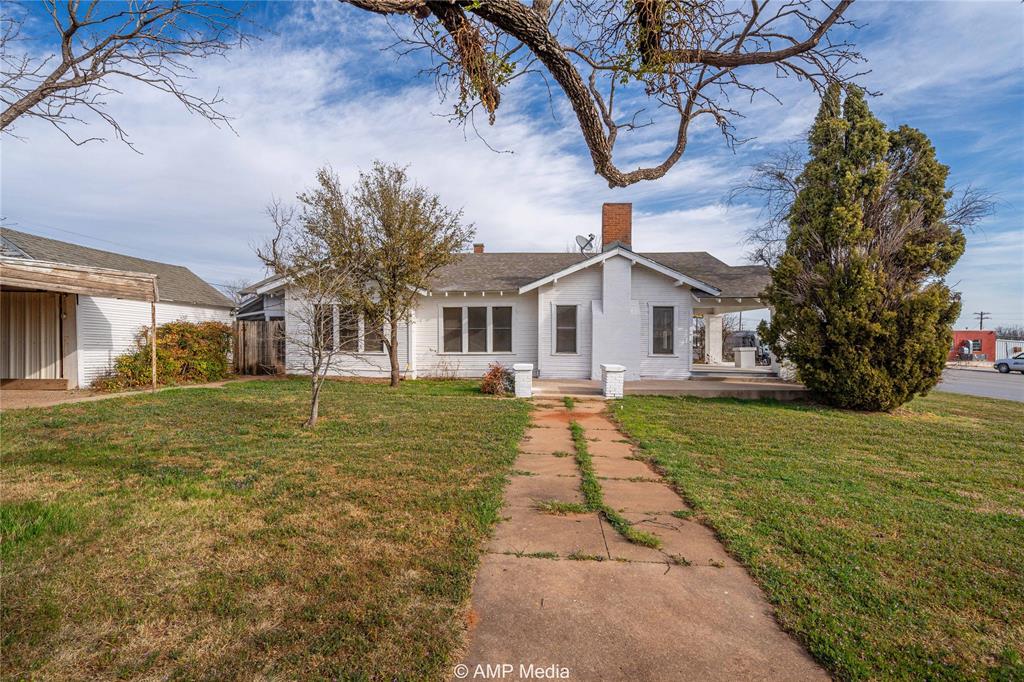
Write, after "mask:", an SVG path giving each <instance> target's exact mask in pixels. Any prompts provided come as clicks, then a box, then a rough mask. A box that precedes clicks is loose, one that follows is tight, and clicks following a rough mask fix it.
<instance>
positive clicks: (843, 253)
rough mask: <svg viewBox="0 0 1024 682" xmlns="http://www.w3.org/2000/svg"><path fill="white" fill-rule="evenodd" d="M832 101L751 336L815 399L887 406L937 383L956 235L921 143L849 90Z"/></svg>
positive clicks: (834, 93)
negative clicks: (766, 309)
mask: <svg viewBox="0 0 1024 682" xmlns="http://www.w3.org/2000/svg"><path fill="white" fill-rule="evenodd" d="M840 94H841V93H840V89H839V87H838V86H833V87H831V88H829V90H828V92H827V95H826V97H825V100H824V101H823V103H822V106H821V111H820V112H819V113H818V118H817V121H816V122H815V124H814V127H813V128H812V129H811V134H810V151H811V158H810V160H809V161H808V163H807V165H806V166H805V167H804V169H803V173H802V174H801V175H800V177H799V178H798V179H797V186H798V189H799V192H798V194H797V195H796V198H795V200H794V202H793V205H792V207H791V209H790V212H789V214H788V216H787V222H788V224H789V235H788V237H787V239H786V250H785V252H784V253H783V255H782V257H781V258H780V259H779V262H778V264H777V266H776V267H775V268H773V270H772V282H771V284H770V285H769V287H768V289H767V291H766V292H765V294H764V296H763V297H762V299H763V300H764V302H765V303H767V304H769V305H770V306H772V307H773V308H774V311H773V313H772V318H771V322H762V323H761V325H760V327H759V331H760V333H761V337H762V338H764V339H765V340H766V341H767V342H768V343H769V344H770V345H771V347H772V350H773V351H774V352H775V354H776V355H777V356H778V357H780V358H782V359H784V360H788V361H790V362H792V363H793V365H794V366H795V367H796V369H797V375H798V377H799V378H800V381H802V382H803V383H804V384H805V385H806V386H807V388H809V389H810V390H811V391H812V392H813V393H814V395H815V396H816V397H817V398H818V399H819V400H821V401H823V402H825V403H828V404H830V405H835V406H837V407H844V408H852V409H858V410H892V409H893V408H895V407H898V406H900V405H902V404H904V403H905V402H907V401H909V400H911V399H912V398H913V397H914V396H915V395H920V394H925V393H927V392H928V391H930V390H931V389H932V388H933V387H934V386H935V384H936V383H937V382H938V381H939V379H940V378H941V376H942V370H943V368H944V367H945V363H946V355H947V353H948V352H949V348H950V346H951V344H952V338H953V335H952V325H953V322H954V321H955V320H956V319H957V316H958V315H959V314H960V300H959V296H958V294H955V293H954V292H952V291H951V290H950V288H949V287H948V286H946V283H945V281H944V279H943V278H944V277H945V276H946V274H947V273H948V272H949V270H950V268H952V267H953V265H954V264H955V263H956V262H957V259H959V258H960V255H961V254H962V253H963V251H964V244H965V240H964V235H963V232H962V231H961V230H960V229H959V228H958V227H956V226H954V225H950V224H949V222H948V221H947V220H946V217H945V202H946V200H947V199H948V198H949V197H950V196H951V192H949V191H948V190H947V189H946V186H945V183H946V177H947V174H948V172H949V168H947V167H946V166H944V165H942V164H940V163H939V162H938V161H937V160H936V158H935V149H934V147H933V146H932V144H931V142H929V141H928V138H927V137H925V136H924V134H923V133H921V132H919V131H916V130H913V129H911V128H907V127H901V128H899V129H898V130H894V131H887V130H886V129H885V126H884V125H883V124H882V122H881V121H879V120H878V119H877V118H875V117H874V115H872V113H871V112H870V111H869V110H868V107H867V104H866V103H865V101H864V95H863V93H862V92H861V91H859V90H857V89H855V88H851V89H850V90H849V91H848V94H847V96H846V100H845V102H843V103H842V105H840Z"/></svg>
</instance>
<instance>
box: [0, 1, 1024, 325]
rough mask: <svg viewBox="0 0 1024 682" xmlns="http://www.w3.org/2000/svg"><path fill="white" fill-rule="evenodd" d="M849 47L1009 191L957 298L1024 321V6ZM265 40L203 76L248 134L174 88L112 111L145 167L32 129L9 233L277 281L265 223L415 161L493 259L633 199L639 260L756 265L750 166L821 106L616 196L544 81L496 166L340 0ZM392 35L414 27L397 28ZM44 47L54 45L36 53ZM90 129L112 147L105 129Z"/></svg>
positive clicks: (650, 134)
mask: <svg viewBox="0 0 1024 682" xmlns="http://www.w3.org/2000/svg"><path fill="white" fill-rule="evenodd" d="M851 16H852V17H853V18H855V19H857V20H858V22H859V23H862V24H864V28H862V29H860V30H858V31H856V33H855V34H853V38H854V39H855V40H856V42H857V44H858V47H859V48H860V49H861V51H862V52H863V53H864V54H865V56H866V57H867V59H868V64H867V66H868V68H870V69H871V73H869V74H868V75H866V76H864V77H863V78H862V79H861V82H862V83H863V84H864V85H866V86H867V87H868V88H869V89H871V90H878V91H881V92H882V93H883V94H882V95H881V96H880V97H877V98H874V99H872V101H871V102H870V104H871V106H872V108H873V110H874V111H875V113H876V114H877V115H878V116H879V117H880V118H881V119H882V120H883V121H885V123H886V124H888V125H890V126H897V125H900V124H904V123H905V124H908V125H911V126H914V127H917V128H920V129H921V130H923V131H924V132H925V133H927V134H928V135H929V136H930V137H931V139H932V141H933V142H934V143H935V146H936V148H937V150H938V155H939V158H940V160H941V161H943V162H944V163H946V164H948V165H949V166H950V167H951V178H950V180H951V183H952V184H954V185H966V184H973V185H976V186H979V187H982V188H984V189H986V190H988V191H991V192H994V193H996V194H997V195H998V199H999V207H998V213H997V214H996V215H995V216H993V217H992V218H990V219H988V220H986V221H985V223H984V224H983V225H982V226H981V227H980V229H979V230H978V231H976V232H974V233H972V234H970V235H969V236H968V250H967V254H966V255H965V256H964V258H963V259H962V260H961V262H960V263H959V264H958V265H957V267H956V268H955V270H954V271H953V273H952V274H951V276H950V278H949V281H950V283H951V284H952V285H953V286H954V288H956V289H958V290H960V291H962V292H963V301H964V316H963V317H962V318H961V323H960V324H959V325H958V326H961V327H963V326H973V323H972V322H971V321H970V317H969V315H970V313H972V312H974V311H977V310H985V311H988V312H990V313H992V322H991V323H986V326H988V325H989V324H992V323H994V324H1000V323H1002V324H1024V7H1022V5H1021V4H1020V3H1018V2H999V3H983V2H940V3H936V2H864V1H863V0H861V2H858V3H856V4H855V5H854V8H853V10H852V13H851ZM253 18H254V19H255V20H256V21H257V23H258V24H259V25H261V26H262V28H261V29H260V36H261V40H259V41H258V42H255V43H254V44H253V45H252V46H251V47H249V48H246V49H243V50H239V51H235V52H233V53H232V54H231V55H230V56H229V58H228V59H227V60H212V61H210V62H208V63H205V64H202V65H201V66H200V67H199V68H198V69H197V74H196V75H197V80H196V82H195V84H194V88H195V89H196V90H200V91H203V92H213V91H214V90H216V89H217V88H218V87H219V88H220V90H221V92H222V94H223V96H224V97H225V98H226V99H227V101H228V104H227V107H226V108H227V111H228V112H229V113H230V114H231V115H232V116H233V117H234V121H233V124H234V127H235V129H236V131H237V134H236V133H232V132H231V131H229V130H225V129H216V128H214V127H212V126H210V125H209V124H208V123H206V122H204V121H202V120H199V119H197V118H196V117H192V116H189V115H187V114H186V113H184V112H183V111H182V110H181V109H180V107H178V106H177V105H176V104H175V103H174V102H173V101H171V100H170V99H168V98H166V97H164V96H161V95H160V94H159V93H155V92H152V91H147V90H141V89H138V88H135V87H131V86H128V87H126V88H125V93H124V95H123V96H120V97H116V96H112V97H111V98H110V110H111V111H112V112H113V113H114V114H115V115H116V116H117V118H118V119H119V120H120V121H121V122H122V124H123V125H124V127H125V128H126V129H127V131H128V132H129V134H130V136H131V138H132V140H133V142H134V143H135V144H136V146H137V147H138V149H139V150H140V151H141V152H142V154H141V155H140V154H136V153H134V152H132V151H131V150H130V149H128V148H127V147H126V146H124V145H122V144H119V143H117V142H113V141H109V142H106V143H91V144H89V145H86V146H83V147H74V146H72V145H71V144H70V143H68V142H67V141H66V140H65V139H64V138H63V137H62V136H61V135H59V134H58V133H56V132H55V131H53V130H52V129H49V128H47V127H46V126H45V125H42V124H40V123H38V122H32V121H25V122H20V123H19V124H18V126H17V128H16V129H15V132H16V133H17V134H18V135H19V136H20V138H22V139H14V138H10V137H6V138H3V139H2V147H0V154H2V157H0V163H2V165H0V180H2V187H0V215H2V216H3V217H4V224H6V225H9V226H11V227H14V228H17V229H24V230H27V231H31V232H35V233H38V234H42V235H45V236H50V237H54V238H57V239H65V240H67V241H75V242H79V243H83V244H87V245H90V246H94V247H96V248H104V249H110V250H113V251H121V252H124V253H130V254H132V255H137V256H141V257H146V258H153V259H157V260H163V261H169V262H174V263H180V264H183V265H187V266H189V267H191V268H192V269H194V270H195V271H196V272H197V273H199V274H200V275H201V276H202V277H204V278H206V279H207V280H209V281H211V282H214V283H225V282H232V281H235V280H237V279H239V278H247V279H250V280H252V279H257V278H259V277H260V276H261V275H262V270H261V268H260V267H259V265H258V263H257V262H256V259H255V258H254V257H253V255H252V244H253V243H255V242H258V241H260V240H262V239H263V238H264V237H265V236H266V235H267V233H268V231H269V229H270V225H269V221H268V220H267V218H266V216H265V214H264V208H265V206H266V205H267V203H268V202H269V201H270V200H271V198H272V197H279V198H283V199H290V198H291V197H293V196H294V195H295V193H296V192H297V191H299V190H301V189H303V188H304V187H306V186H307V185H308V184H309V183H310V182H311V181H312V178H313V174H314V172H315V170H316V168H317V167H318V166H321V165H323V164H330V165H332V166H333V167H334V168H335V170H337V171H338V172H339V173H340V174H341V175H342V177H343V178H345V179H350V178H352V177H354V176H355V173H356V172H357V171H358V169H360V168H365V167H367V166H368V165H369V164H370V163H371V162H372V161H373V160H374V159H382V160H386V161H394V162H399V163H408V164H410V172H411V173H412V175H413V176H415V177H416V178H417V179H418V180H419V181H421V182H423V183H425V184H427V185H429V186H430V187H431V188H432V189H434V190H435V191H437V192H438V193H439V194H440V195H441V196H442V198H443V199H444V200H445V201H446V202H447V203H448V204H450V205H452V206H457V207H462V208H463V209H464V210H465V217H466V219H467V220H468V221H470V222H472V223H474V224H475V226H476V230H477V241H482V242H484V243H486V245H487V249H488V250H491V251H495V250H498V251H503V250H517V251H531V250H559V251H560V250H563V249H565V248H566V246H567V245H568V244H570V243H571V242H572V240H573V237H574V235H576V234H580V233H588V232H600V205H601V203H602V202H604V201H632V202H633V204H634V212H635V217H634V245H635V247H636V248H638V249H640V250H652V251H653V250H681V251H691V250H706V251H710V252H711V253H713V254H714V255H716V256H718V257H720V258H722V259H723V260H726V261H727V262H730V263H734V264H739V263H743V262H744V254H745V252H746V250H747V249H746V247H745V246H744V244H743V243H742V234H743V232H744V230H746V229H747V228H748V227H749V226H751V225H752V224H754V223H755V222H756V221H757V220H758V207H757V206H755V205H751V204H742V203H741V204H734V205H732V206H729V205H727V202H726V197H727V195H728V192H729V190H730V189H731V188H732V187H733V186H735V185H736V184H737V183H739V182H740V181H741V180H742V179H743V178H744V177H745V175H746V174H747V173H748V169H749V167H750V166H751V165H752V164H754V163H756V162H757V161H759V160H762V159H764V158H766V157H767V156H768V155H770V154H771V153H772V152H773V151H774V150H776V149H778V148H779V147H781V146H782V145H785V144H789V143H791V142H793V141H796V140H799V139H800V138H801V136H802V133H803V131H805V130H806V128H807V126H808V125H809V123H810V121H811V119H812V118H813V116H814V113H815V110H816V108H817V100H816V99H815V96H814V95H813V93H812V92H811V91H810V90H809V89H808V88H807V87H806V86H804V85H801V84H797V83H795V82H792V81H785V82H781V83H776V84H774V85H775V86H776V87H775V89H776V91H777V92H778V93H780V95H781V98H782V101H783V104H782V105H779V104H776V103H774V102H772V101H770V100H768V99H760V100H756V101H755V102H754V103H753V104H749V105H742V106H743V110H744V111H745V112H746V113H747V117H746V118H745V119H743V120H741V121H740V122H739V125H738V127H739V130H738V132H739V134H740V136H742V137H749V138H753V139H751V141H750V142H748V143H747V144H745V145H742V146H740V147H737V148H736V149H735V150H730V149H729V148H728V147H726V146H725V145H724V144H723V143H722V140H721V138H720V136H718V134H717V132H715V131H714V130H712V129H710V128H707V127H703V126H702V127H698V128H697V129H696V130H695V131H694V134H693V136H692V138H693V139H692V141H691V143H690V146H689V148H688V150H687V152H686V155H685V157H684V160H683V161H682V162H681V163H680V164H678V165H677V166H676V168H675V169H673V170H672V171H671V172H670V173H669V175H668V176H667V177H665V178H663V179H662V180H659V181H656V182H653V183H643V184H639V185H635V186H632V187H629V188H626V189H617V190H610V189H608V187H607V185H606V183H605V182H604V181H603V180H602V179H600V178H598V177H596V176H594V174H593V171H592V169H591V166H590V160H589V157H588V155H587V153H586V150H585V149H584V147H583V145H582V143H581V140H580V136H579V132H578V129H577V128H576V126H575V121H574V119H573V118H572V116H571V114H570V112H569V111H568V108H567V106H566V103H565V102H564V100H562V99H561V98H559V97H558V96H557V93H556V99H555V101H554V104H553V106H549V104H548V100H547V95H546V91H544V89H543V87H542V86H541V84H540V83H539V82H538V81H536V80H535V81H526V82H521V83H518V84H516V85H515V86H514V87H513V88H511V89H510V90H509V91H508V92H506V93H505V96H504V99H503V103H502V107H501V109H499V112H498V121H497V123H496V125H495V126H493V127H488V126H486V125H485V124H484V122H482V121H481V122H480V124H479V125H480V128H481V131H482V132H483V134H484V136H485V138H486V140H487V142H488V144H489V145H490V147H493V148H494V149H498V150H501V152H502V153H496V152H494V151H492V150H491V149H490V148H489V147H488V145H485V144H484V143H483V142H481V140H480V139H478V138H477V137H476V136H475V135H474V134H473V132H472V131H471V130H470V131H466V130H464V129H462V128H459V127H457V126H454V125H452V124H449V123H448V122H447V121H446V119H445V118H444V117H443V116H439V115H437V114H443V113H444V112H445V111H446V105H444V104H441V103H439V102H438V100H437V94H436V92H435V90H434V88H433V83H432V81H430V80H428V79H425V78H423V77H420V76H418V75H417V65H416V63H415V62H414V61H411V60H408V59H406V60H396V58H395V56H394V55H393V54H392V53H389V52H386V51H382V50H381V48H383V47H384V46H386V45H387V44H388V43H389V42H390V40H389V35H390V33H389V31H388V29H387V27H386V25H385V23H384V21H383V19H381V18H378V17H374V16H367V15H364V14H362V13H360V12H358V11H356V10H353V9H351V8H349V7H345V6H342V5H340V4H339V3H337V2H333V1H330V0H324V1H323V2H277V3H271V4H269V5H256V6H255V7H254V15H253ZM396 21H397V22H398V23H401V22H402V21H407V20H403V19H398V20H396ZM38 47H39V49H43V47H44V46H42V45H40V46H38ZM81 132H83V133H84V132H88V133H89V134H96V133H97V132H101V133H102V134H104V135H105V134H107V131H105V130H100V129H99V126H98V125H93V126H90V128H89V129H86V130H83V131H81ZM665 132H666V129H665V127H663V126H653V127H652V128H649V129H645V130H644V131H642V132H640V133H638V134H637V135H636V136H635V139H624V140H622V141H621V142H620V143H619V147H620V148H621V149H620V150H619V151H620V152H622V153H623V154H624V156H623V158H625V159H629V160H630V161H633V160H635V161H640V160H643V159H645V158H653V156H652V155H656V154H657V152H658V151H659V150H662V149H664V148H665V144H666V138H665V135H664V133H665Z"/></svg>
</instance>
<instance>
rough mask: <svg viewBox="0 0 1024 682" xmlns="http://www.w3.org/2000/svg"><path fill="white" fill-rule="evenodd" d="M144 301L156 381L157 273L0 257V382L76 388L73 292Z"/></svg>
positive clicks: (16, 386) (10, 385) (13, 385)
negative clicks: (147, 315) (149, 322)
mask: <svg viewBox="0 0 1024 682" xmlns="http://www.w3.org/2000/svg"><path fill="white" fill-rule="evenodd" d="M79 294H82V295H86V296H106V297H111V298H123V299H131V300H136V301H148V302H149V304H150V310H151V314H152V325H151V329H150V334H151V343H150V347H151V350H152V359H151V361H152V365H153V369H154V371H153V381H154V384H153V385H154V387H155V386H156V371H155V368H156V300H157V284H156V275H154V274H149V273H143V272H125V271H122V270H109V269H106V268H96V267H88V266H83V265H72V264H69V263H53V262H48V261H40V260H32V259H25V258H10V257H2V258H0V386H2V387H3V388H4V389H36V390H39V389H51V390H66V389H69V388H78V385H77V384H78V379H77V377H78V329H77V324H76V318H77V315H76V312H77V305H78V295H79Z"/></svg>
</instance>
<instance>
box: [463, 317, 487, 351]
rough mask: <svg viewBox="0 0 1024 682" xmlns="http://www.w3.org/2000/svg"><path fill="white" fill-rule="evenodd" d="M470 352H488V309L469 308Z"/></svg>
mask: <svg viewBox="0 0 1024 682" xmlns="http://www.w3.org/2000/svg"><path fill="white" fill-rule="evenodd" d="M468 310H469V313H468V315H467V318H468V322H469V352H470V353H486V352H487V308H469V309H468Z"/></svg>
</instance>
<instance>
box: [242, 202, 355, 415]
mask: <svg viewBox="0 0 1024 682" xmlns="http://www.w3.org/2000/svg"><path fill="white" fill-rule="evenodd" d="M267 212H268V214H269V215H270V218H271V220H273V222H274V227H275V234H274V236H273V237H272V238H271V239H269V240H268V241H267V242H266V243H265V244H264V245H262V246H260V247H258V248H257V249H256V255H257V256H258V257H259V258H260V260H262V261H263V263H264V264H265V265H266V266H267V268H269V269H270V270H271V271H272V272H273V273H274V274H276V275H278V276H279V277H281V278H283V279H284V280H285V281H286V282H288V287H289V292H290V293H289V297H290V298H291V299H292V301H293V302H294V304H295V305H294V306H292V308H291V310H290V315H289V325H288V328H287V329H286V334H287V339H288V341H289V342H290V343H291V344H292V345H293V346H295V347H296V348H297V349H298V352H297V353H295V354H294V357H295V358H296V359H298V361H299V362H300V363H301V366H300V368H301V369H302V370H304V371H307V372H309V376H310V404H309V418H308V419H307V420H306V426H307V427H310V428H312V427H314V426H316V423H317V419H318V418H319V414H320V391H321V389H322V388H323V384H324V381H326V380H327V376H328V374H330V372H331V369H332V368H333V367H334V363H335V361H336V360H337V359H338V358H339V357H341V356H343V355H347V354H349V353H350V352H351V351H350V350H349V348H348V347H347V346H346V343H345V342H344V341H345V340H344V339H339V338H338V335H337V334H336V331H337V330H338V329H351V328H353V323H354V322H355V321H356V320H357V315H358V313H357V312H356V311H354V310H353V309H352V308H351V307H350V306H347V305H339V302H342V301H345V300H346V297H347V296H348V292H350V291H351V290H352V289H353V288H354V284H353V280H352V276H351V273H350V270H349V269H347V268H345V267H344V266H339V264H338V263H336V262H334V260H332V258H331V251H330V248H329V246H328V244H327V243H326V241H325V240H324V239H323V237H322V235H321V233H320V231H319V229H318V228H319V226H318V225H317V224H316V223H315V221H310V220H307V219H306V217H305V216H303V217H300V218H299V219H296V215H295V209H293V208H285V207H283V206H282V205H281V204H280V202H275V203H273V204H271V206H270V207H269V208H268V209H267Z"/></svg>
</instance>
